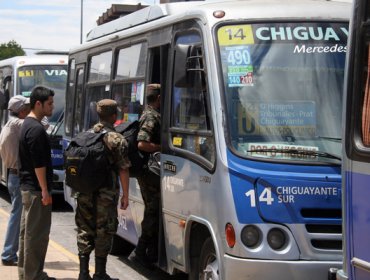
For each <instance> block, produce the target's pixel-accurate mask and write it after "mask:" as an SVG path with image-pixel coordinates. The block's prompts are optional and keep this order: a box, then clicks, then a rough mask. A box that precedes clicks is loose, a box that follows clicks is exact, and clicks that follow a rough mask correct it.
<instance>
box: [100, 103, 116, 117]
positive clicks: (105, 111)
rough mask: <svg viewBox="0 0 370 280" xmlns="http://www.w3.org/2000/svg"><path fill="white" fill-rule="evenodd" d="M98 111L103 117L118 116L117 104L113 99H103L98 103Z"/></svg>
mask: <svg viewBox="0 0 370 280" xmlns="http://www.w3.org/2000/svg"><path fill="white" fill-rule="evenodd" d="M96 111H97V112H98V114H99V115H103V116H110V115H113V114H117V111H118V105H117V102H116V101H115V100H113V99H102V100H100V101H98V102H97V103H96Z"/></svg>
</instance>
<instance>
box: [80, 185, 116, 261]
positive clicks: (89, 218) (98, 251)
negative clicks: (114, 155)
mask: <svg viewBox="0 0 370 280" xmlns="http://www.w3.org/2000/svg"><path fill="white" fill-rule="evenodd" d="M118 197H119V190H118V188H114V187H110V188H100V189H99V190H98V191H96V192H94V193H91V194H85V193H77V209H76V216H75V221H76V226H77V247H78V252H79V254H84V255H89V254H90V253H91V252H92V250H94V249H95V256H97V257H106V256H107V255H108V254H109V252H110V250H111V246H112V240H113V236H114V234H115V233H116V231H117V226H118V220H117V202H118Z"/></svg>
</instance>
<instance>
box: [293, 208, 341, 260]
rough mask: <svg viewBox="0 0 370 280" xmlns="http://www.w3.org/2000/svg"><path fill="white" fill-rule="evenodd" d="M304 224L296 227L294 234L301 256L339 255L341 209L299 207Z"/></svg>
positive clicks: (325, 256)
mask: <svg viewBox="0 0 370 280" xmlns="http://www.w3.org/2000/svg"><path fill="white" fill-rule="evenodd" d="M300 214H301V216H302V218H303V220H304V221H306V222H304V224H301V226H298V227H296V228H295V229H294V230H293V231H295V236H300V237H299V238H298V239H300V241H298V243H299V244H301V245H300V248H301V256H302V258H306V259H314V258H318V259H323V260H325V259H330V260H331V259H332V258H333V256H334V255H335V256H336V255H338V256H337V257H338V259H339V258H340V257H341V255H340V254H341V250H342V225H341V221H342V211H341V209H317V208H305V209H301V213H300Z"/></svg>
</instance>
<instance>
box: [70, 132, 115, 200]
mask: <svg viewBox="0 0 370 280" xmlns="http://www.w3.org/2000/svg"><path fill="white" fill-rule="evenodd" d="M105 133H106V131H105V130H103V131H102V132H98V133H94V132H93V131H91V130H88V131H83V132H80V133H79V134H77V135H76V137H74V138H72V140H71V142H70V143H69V145H68V147H67V149H66V150H65V151H64V169H65V180H66V184H67V185H68V186H69V187H71V188H72V189H73V190H75V191H77V192H81V193H92V192H94V191H96V190H98V189H99V188H101V187H104V186H106V185H108V184H109V183H111V182H110V179H111V174H110V172H111V171H110V170H111V169H110V167H111V166H110V162H109V158H108V151H107V148H106V147H105V144H104V142H103V136H104V134H105Z"/></svg>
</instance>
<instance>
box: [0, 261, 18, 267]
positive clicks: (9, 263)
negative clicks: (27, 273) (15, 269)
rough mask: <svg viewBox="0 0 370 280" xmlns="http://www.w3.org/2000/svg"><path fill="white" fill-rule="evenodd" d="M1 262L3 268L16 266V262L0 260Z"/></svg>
mask: <svg viewBox="0 0 370 280" xmlns="http://www.w3.org/2000/svg"><path fill="white" fill-rule="evenodd" d="M1 262H2V264H3V265H5V266H17V265H18V262H17V261H12V260H1Z"/></svg>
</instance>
